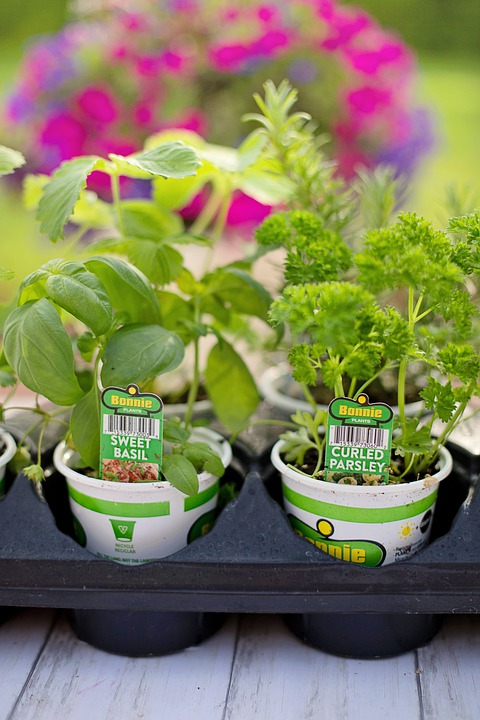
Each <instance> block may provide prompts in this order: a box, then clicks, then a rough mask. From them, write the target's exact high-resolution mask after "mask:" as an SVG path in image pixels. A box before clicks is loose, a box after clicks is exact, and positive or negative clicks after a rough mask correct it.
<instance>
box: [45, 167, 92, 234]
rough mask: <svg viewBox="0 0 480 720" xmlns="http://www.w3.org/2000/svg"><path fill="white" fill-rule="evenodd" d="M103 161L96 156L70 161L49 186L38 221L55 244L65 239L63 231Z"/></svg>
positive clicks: (56, 174)
mask: <svg viewBox="0 0 480 720" xmlns="http://www.w3.org/2000/svg"><path fill="white" fill-rule="evenodd" d="M100 160H101V158H98V157H97V156H96V155H90V156H85V157H78V158H74V159H73V160H67V161H66V162H64V163H62V165H60V167H59V168H58V170H56V171H55V172H54V173H53V175H52V178H51V180H49V182H48V183H46V185H45V187H44V189H43V193H42V197H41V198H40V202H39V203H38V211H37V219H38V220H39V221H40V223H41V224H40V230H41V232H44V233H47V235H48V237H49V238H50V240H52V242H56V241H57V240H58V239H59V238H63V227H64V225H65V224H66V223H67V222H68V221H69V220H70V218H71V216H72V213H73V210H74V208H75V205H76V203H77V201H78V198H79V196H80V192H81V190H83V188H84V187H85V186H86V184H87V177H88V176H89V175H90V173H91V172H92V171H93V170H95V168H96V167H97V165H98V163H99V161H100Z"/></svg>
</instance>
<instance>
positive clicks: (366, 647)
mask: <svg viewBox="0 0 480 720" xmlns="http://www.w3.org/2000/svg"><path fill="white" fill-rule="evenodd" d="M285 622H286V624H287V627H288V628H289V629H290V630H291V631H292V632H293V633H294V634H295V635H296V636H297V637H299V638H300V639H301V640H303V641H304V642H305V643H306V644H307V645H310V646H312V647H315V648H317V649H319V650H323V651H324V652H327V653H329V654H331V655H340V656H341V657H349V658H358V659H374V658H386V657H394V656H396V655H401V654H403V653H406V652H409V651H410V650H414V649H415V648H418V647H421V646H422V645H426V643H428V642H430V640H432V639H433V637H434V636H435V635H436V634H437V632H438V631H439V630H440V627H441V625H442V616H441V615H430V614H420V615H407V614H402V615H401V614H397V613H385V614H382V613H378V614H375V615H372V614H362V613H351V614H345V615H344V614H342V613H340V614H333V613H314V614H302V615H288V616H286V617H285Z"/></svg>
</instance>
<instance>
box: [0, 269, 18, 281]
mask: <svg viewBox="0 0 480 720" xmlns="http://www.w3.org/2000/svg"><path fill="white" fill-rule="evenodd" d="M13 277H15V273H14V272H13V270H8V268H5V267H1V266H0V280H11V279H12V278H13Z"/></svg>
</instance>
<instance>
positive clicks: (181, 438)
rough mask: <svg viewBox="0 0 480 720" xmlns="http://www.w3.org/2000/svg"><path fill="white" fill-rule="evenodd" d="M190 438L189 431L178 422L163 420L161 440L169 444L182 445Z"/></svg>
mask: <svg viewBox="0 0 480 720" xmlns="http://www.w3.org/2000/svg"><path fill="white" fill-rule="evenodd" d="M189 437H190V433H189V431H188V430H187V429H186V428H184V427H182V426H181V425H180V424H179V421H178V420H169V419H168V418H164V420H163V439H164V440H165V442H170V443H177V444H178V443H180V444H181V443H184V442H186V441H187V440H188V438H189Z"/></svg>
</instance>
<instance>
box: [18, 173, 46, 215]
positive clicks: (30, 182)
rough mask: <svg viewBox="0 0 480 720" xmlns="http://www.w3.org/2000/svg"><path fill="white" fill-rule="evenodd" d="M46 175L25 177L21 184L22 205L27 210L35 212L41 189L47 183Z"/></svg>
mask: <svg viewBox="0 0 480 720" xmlns="http://www.w3.org/2000/svg"><path fill="white" fill-rule="evenodd" d="M49 180H50V177H49V176H48V175H41V174H38V175H32V174H29V175H26V176H25V177H24V179H23V184H22V199H23V205H24V207H25V208H26V209H27V210H36V209H37V207H38V203H39V202H40V198H41V197H42V192H43V188H44V187H45V185H46V184H47V183H48V182H49Z"/></svg>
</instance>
